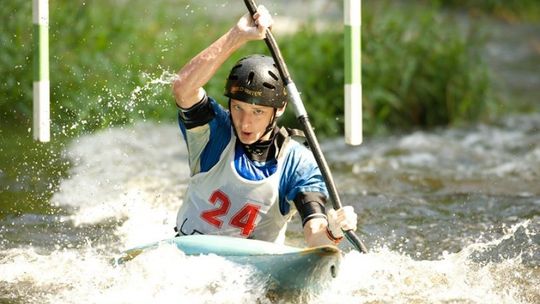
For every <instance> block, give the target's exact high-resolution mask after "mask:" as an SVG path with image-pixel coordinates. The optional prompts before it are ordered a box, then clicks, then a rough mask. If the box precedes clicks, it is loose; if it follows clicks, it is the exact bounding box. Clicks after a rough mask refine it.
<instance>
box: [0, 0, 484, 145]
mask: <svg viewBox="0 0 540 304" xmlns="http://www.w3.org/2000/svg"><path fill="white" fill-rule="evenodd" d="M190 3H192V2H191V1H187V0H184V1H166V0H162V1H155V2H153V4H152V5H148V2H147V1H143V0H130V1H107V0H95V1H88V2H84V3H82V4H81V3H80V2H77V1H69V0H58V1H55V2H54V3H53V4H51V11H50V15H51V24H50V50H51V51H50V54H51V64H50V68H51V76H50V79H51V105H52V113H51V118H52V121H53V132H55V133H57V134H58V133H62V134H65V135H69V136H71V135H76V134H79V133H81V132H89V131H93V130H96V129H100V128H105V127H109V126H113V125H119V124H126V123H131V122H133V121H134V120H139V119H153V120H167V121H172V120H174V119H175V117H176V112H175V107H174V101H173V98H172V94H171V89H170V81H171V80H172V77H174V73H175V72H176V71H177V70H178V69H179V68H180V67H181V66H182V65H183V64H185V63H186V62H187V61H188V60H189V59H190V58H191V57H193V56H194V55H195V54H197V53H198V52H199V51H200V50H202V49H203V48H204V47H206V46H207V45H208V44H210V43H211V42H213V41H214V40H215V39H216V38H217V37H219V36H220V35H221V34H222V33H223V32H224V31H226V30H227V29H228V28H230V27H231V26H232V24H234V22H236V20H237V18H238V17H239V16H230V18H227V19H226V20H221V21H220V20H217V19H215V18H210V17H209V16H208V13H207V12H206V10H205V9H204V8H202V7H197V6H195V5H191V4H190ZM3 5H4V9H2V10H1V12H0V18H2V20H4V21H5V22H4V23H5V25H4V26H2V28H1V31H0V43H1V44H2V48H3V49H2V53H1V55H0V73H2V75H4V77H3V81H2V82H1V83H0V85H1V90H0V118H1V119H2V122H4V121H11V122H15V123H27V122H28V121H29V120H30V118H31V110H32V81H31V80H32V70H31V69H32V64H31V63H32V36H31V35H32V33H31V31H32V20H31V17H30V16H31V15H32V14H31V10H32V7H31V3H30V2H29V1H23V0H13V1H8V2H6V3H5V4H3ZM6 6H7V7H6ZM201 16H203V17H201ZM454 24H455V23H454V22H453V21H452V20H451V19H450V20H449V19H443V18H441V16H440V15H439V14H438V13H437V12H436V11H434V10H432V9H426V8H421V7H412V8H411V7H409V8H407V7H405V8H399V9H397V8H392V7H389V6H382V7H381V6H379V7H370V6H364V8H363V27H362V33H363V34H362V44H363V66H362V72H363V76H362V79H363V91H364V122H365V132H366V133H367V134H370V133H374V132H380V131H384V130H393V129H403V128H411V127H432V126H438V125H446V124H450V123H453V122H456V121H460V120H473V119H477V118H478V117H479V115H480V114H481V113H482V111H483V110H484V108H485V102H486V100H488V98H489V79H488V77H487V71H486V69H485V67H484V65H483V63H482V61H481V58H480V56H479V54H478V52H477V51H478V48H479V47H480V43H481V42H482V41H481V40H480V39H478V37H476V36H475V35H474V32H470V33H469V34H465V35H463V34H462V33H461V32H460V30H459V29H457V28H456V26H455V25H454ZM314 28H315V27H314V26H312V25H310V24H309V23H308V24H306V25H304V26H303V27H302V28H301V29H300V30H299V31H298V32H297V33H296V34H294V35H289V36H286V35H279V34H276V38H277V40H278V43H279V44H280V48H281V50H282V52H283V55H284V58H285V59H286V61H287V64H288V67H289V70H290V72H291V75H292V78H293V79H294V81H295V83H296V84H297V87H298V88H299V90H300V91H301V93H302V99H303V100H304V102H305V104H306V108H307V110H308V113H309V114H310V117H311V120H312V124H313V125H314V126H315V128H316V129H317V132H318V134H321V135H327V136H335V135H338V134H341V133H342V132H343V83H344V71H343V53H344V50H343V47H344V46H343V34H342V29H343V28H342V26H334V28H335V30H328V31H323V32H320V31H316V30H315V29H314ZM249 53H268V51H267V50H266V46H265V44H264V43H262V42H257V43H250V44H249V45H247V46H246V47H245V48H243V49H242V50H240V51H239V52H237V53H235V54H234V55H233V57H232V58H230V59H229V60H228V61H227V62H226V63H225V64H224V66H223V67H222V68H221V69H220V70H219V71H218V72H217V74H216V76H215V78H214V79H213V80H212V81H211V82H210V83H209V84H208V86H207V87H206V88H207V90H208V92H209V93H210V94H211V95H213V96H216V97H221V96H222V94H223V87H224V83H225V78H226V75H227V73H228V70H229V69H230V68H231V67H232V64H233V63H234V62H235V61H236V60H237V59H239V58H240V57H241V56H245V55H247V54H249ZM293 116H294V115H293V114H292V113H291V111H288V114H287V116H286V117H285V118H284V123H294V121H295V118H294V117H293Z"/></svg>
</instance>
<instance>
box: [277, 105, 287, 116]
mask: <svg viewBox="0 0 540 304" xmlns="http://www.w3.org/2000/svg"><path fill="white" fill-rule="evenodd" d="M286 108H287V103H285V105H284V106H283V107H281V108H279V109H277V110H276V117H280V116H281V115H283V113H285V109H286Z"/></svg>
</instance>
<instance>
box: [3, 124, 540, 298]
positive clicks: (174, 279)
mask: <svg viewBox="0 0 540 304" xmlns="http://www.w3.org/2000/svg"><path fill="white" fill-rule="evenodd" d="M430 136H432V135H429V134H425V135H421V134H418V135H415V136H413V137H409V138H408V139H407V141H409V143H410V141H413V140H414V141H415V142H416V143H417V144H418V143H419V142H422V141H423V140H429V138H430ZM372 148H373V147H369V146H367V147H365V148H364V149H368V150H370V149H371V151H374V150H375V149H372ZM66 156H67V157H69V158H70V159H71V160H72V162H73V166H72V169H71V170H70V174H69V177H67V178H65V179H64V180H63V181H62V182H61V185H60V190H59V191H58V192H57V193H55V195H54V196H53V198H52V204H54V205H56V206H58V207H60V208H61V209H62V210H65V213H64V214H63V215H59V216H53V217H52V219H49V220H50V221H51V222H60V223H63V225H64V226H61V227H60V228H59V227H57V226H54V225H49V226H46V228H44V229H45V230H46V231H45V232H48V231H49V230H50V232H51V234H54V233H56V234H57V235H61V237H60V238H64V239H66V240H69V239H75V240H77V241H76V242H74V243H70V242H69V241H63V242H58V240H56V239H55V238H54V237H50V244H48V245H39V246H38V245H33V244H32V243H28V244H25V245H21V246H14V247H12V248H5V249H2V251H1V252H0V302H2V301H7V302H8V303H255V302H256V301H260V302H261V303H267V302H269V301H270V300H268V299H267V298H265V290H264V284H263V282H258V281H253V280H251V279H250V278H251V277H252V276H253V270H251V269H248V268H247V267H241V266H238V265H235V264H232V263H230V262H228V261H225V260H223V259H221V258H219V257H216V256H204V257H186V256H184V255H183V254H182V253H181V252H179V251H178V250H176V249H175V248H172V247H167V246H164V247H161V248H159V249H158V250H155V251H152V252H149V253H147V254H143V255H141V256H139V257H137V258H136V259H134V260H133V261H131V262H129V263H126V264H125V265H123V266H120V267H115V266H113V265H112V264H111V263H110V262H111V258H112V257H113V256H114V255H115V254H117V253H118V252H120V251H121V250H124V249H127V248H130V247H133V246H138V245H141V244H145V243H148V242H153V241H156V240H159V239H164V238H169V237H171V236H172V235H173V233H174V232H173V230H172V228H173V226H174V219H175V215H176V210H177V208H178V206H179V204H181V200H182V192H183V190H184V189H185V186H186V181H187V179H188V177H189V171H188V167H187V163H186V151H185V148H184V144H183V142H182V139H181V135H180V132H179V131H178V129H177V127H176V126H174V125H157V124H150V123H141V124H137V125H136V126H134V127H125V128H118V129H109V130H106V131H103V132H101V133H97V134H94V135H89V136H85V137H82V138H80V139H78V140H77V141H75V142H73V143H72V144H71V146H70V147H69V148H68V150H67V151H66ZM410 161H412V162H417V161H419V162H421V163H423V164H426V162H428V163H429V162H430V157H420V159H416V160H410ZM510 165H511V164H508V166H510ZM518 165H519V164H518ZM504 172H505V170H503V173H504ZM537 204H538V202H537ZM537 218H538V217H533V218H532V220H527V219H523V220H518V221H517V223H516V224H514V225H511V226H508V227H506V228H505V227H504V225H503V226H502V227H499V228H500V229H503V231H502V232H500V234H499V235H496V236H494V237H491V238H486V237H485V236H482V237H481V236H479V235H476V236H475V235H474V234H472V235H471V234H470V235H465V236H463V237H464V238H465V239H467V240H469V241H467V242H465V243H467V244H468V245H466V246H464V247H463V248H462V249H461V250H459V251H456V252H443V254H442V255H441V256H439V257H437V258H434V259H429V260H427V259H421V258H420V259H419V258H414V257H411V254H410V253H407V252H405V251H402V250H396V249H390V248H388V247H385V246H379V247H377V245H375V244H368V246H371V248H370V249H371V252H370V253H368V254H366V255H361V254H359V253H357V252H355V251H351V252H347V253H346V254H345V257H344V259H343V264H342V267H341V271H340V273H339V275H338V277H337V279H336V280H335V281H334V282H333V284H332V285H331V286H330V287H329V288H328V289H326V290H324V291H322V292H321V294H320V295H318V296H313V297H311V299H310V300H309V302H310V303H338V302H339V303H535V302H537V301H538V300H539V299H540V293H539V292H538V289H537V286H539V284H540V279H539V277H540V272H539V270H538V260H537V258H538V256H535V254H536V255H537V253H535V252H534V251H532V250H535V249H534V248H538V244H537V242H538V236H537V232H538V231H537V226H538V219H537ZM434 220H435V221H436V220H437V219H434ZM400 222H401V220H400V219H396V220H395V222H391V223H382V224H380V225H381V226H384V225H387V224H390V225H399V224H400ZM62 227H63V228H62ZM47 229H49V230H47ZM58 229H59V230H60V232H58V231H57V230H58ZM292 229H293V230H295V229H297V227H296V228H295V225H292ZM410 229H415V228H414V227H413V228H410ZM41 233H43V232H41ZM486 233H489V231H486ZM376 237H378V238H380V239H377V240H376V242H375V243H381V244H384V243H385V242H384V236H376ZM475 237H476V238H477V240H476V241H472V242H470V239H471V238H472V239H474V238H475ZM518 238H519V239H522V241H520V242H521V243H522V244H523V248H522V253H521V254H517V255H516V254H505V251H504V250H505V246H507V245H505V244H506V243H507V242H509V241H510V242H511V241H512V240H514V239H518ZM290 242H291V243H294V244H298V243H300V242H301V240H299V239H295V238H294V237H293V238H292V239H291V240H290ZM405 242H418V243H422V242H428V243H426V246H434V247H436V246H438V244H437V243H436V242H433V241H430V240H427V239H412V238H411V239H406V240H405ZM42 244H43V243H42ZM45 244H47V243H46V242H45ZM527 244H528V245H527ZM511 245H512V244H511ZM345 249H346V250H347V251H348V248H347V247H345ZM497 250H499V251H502V253H499V254H497V255H495V256H492V255H491V252H493V251H497ZM483 255H489V258H482V256H483ZM524 260H528V262H527V263H524ZM531 261H532V262H531ZM291 275H294V274H291ZM277 301H278V302H282V303H286V302H290V301H293V299H290V298H289V299H278V300H277Z"/></svg>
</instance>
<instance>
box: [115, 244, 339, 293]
mask: <svg viewBox="0 0 540 304" xmlns="http://www.w3.org/2000/svg"><path fill="white" fill-rule="evenodd" d="M162 244H174V245H176V247H177V248H178V249H179V250H181V251H182V252H184V253H185V254H186V255H208V254H215V255H218V256H221V257H224V258H225V259H227V260H230V261H232V262H235V263H238V264H242V265H250V266H253V267H254V268H255V269H257V270H258V272H259V274H260V275H263V276H265V277H268V278H269V279H270V283H271V284H272V288H273V289H276V290H279V291H294V290H306V289H309V290H317V289H319V288H321V287H323V286H324V285H325V284H327V283H329V282H330V281H331V280H332V279H333V278H335V277H336V275H337V272H338V269H339V264H340V261H341V251H340V250H339V249H338V248H337V247H335V246H330V245H328V246H320V247H313V248H298V247H292V246H287V245H279V244H275V243H271V242H264V241H258V240H249V239H242V238H235V237H227V236H215V235H189V236H181V237H175V238H171V239H166V240H162V241H158V242H155V243H151V244H147V245H144V246H140V247H136V248H132V249H129V250H126V251H124V252H123V253H121V254H120V256H119V257H117V258H116V259H115V263H116V264H123V263H125V262H127V261H129V260H131V259H133V258H135V257H136V256H138V255H139V254H141V253H144V252H145V251H148V250H152V249H155V248H157V247H159V246H160V245H162Z"/></svg>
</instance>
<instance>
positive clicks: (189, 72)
mask: <svg viewBox="0 0 540 304" xmlns="http://www.w3.org/2000/svg"><path fill="white" fill-rule="evenodd" d="M236 31H237V29H236V27H233V28H232V29H230V30H229V31H228V32H227V33H225V34H224V35H223V36H221V37H220V38H219V39H218V40H216V41H215V42H214V43H212V44H211V45H210V46H209V47H207V48H206V49H204V50H203V51H201V52H200V53H199V54H198V55H197V56H195V57H194V58H193V59H191V60H190V61H189V63H187V64H186V65H185V66H184V67H183V68H182V69H181V70H180V71H179V72H178V76H177V77H176V78H175V80H174V82H173V93H174V97H175V99H176V103H177V104H178V106H180V107H181V108H184V109H188V108H190V107H192V106H193V105H194V104H195V103H197V102H198V101H199V100H200V99H201V97H202V96H201V95H202V93H203V92H204V91H202V87H203V86H204V85H205V84H206V83H207V82H208V81H209V80H210V79H211V78H212V77H213V76H214V74H215V73H216V71H217V70H218V69H219V67H220V66H221V65H222V64H223V62H225V60H227V58H229V56H230V55H231V54H232V53H233V52H234V51H236V50H237V49H238V48H240V47H241V46H242V45H243V44H244V43H245V42H246V40H245V39H243V38H242V37H241V35H238V33H237V32H236Z"/></svg>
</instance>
